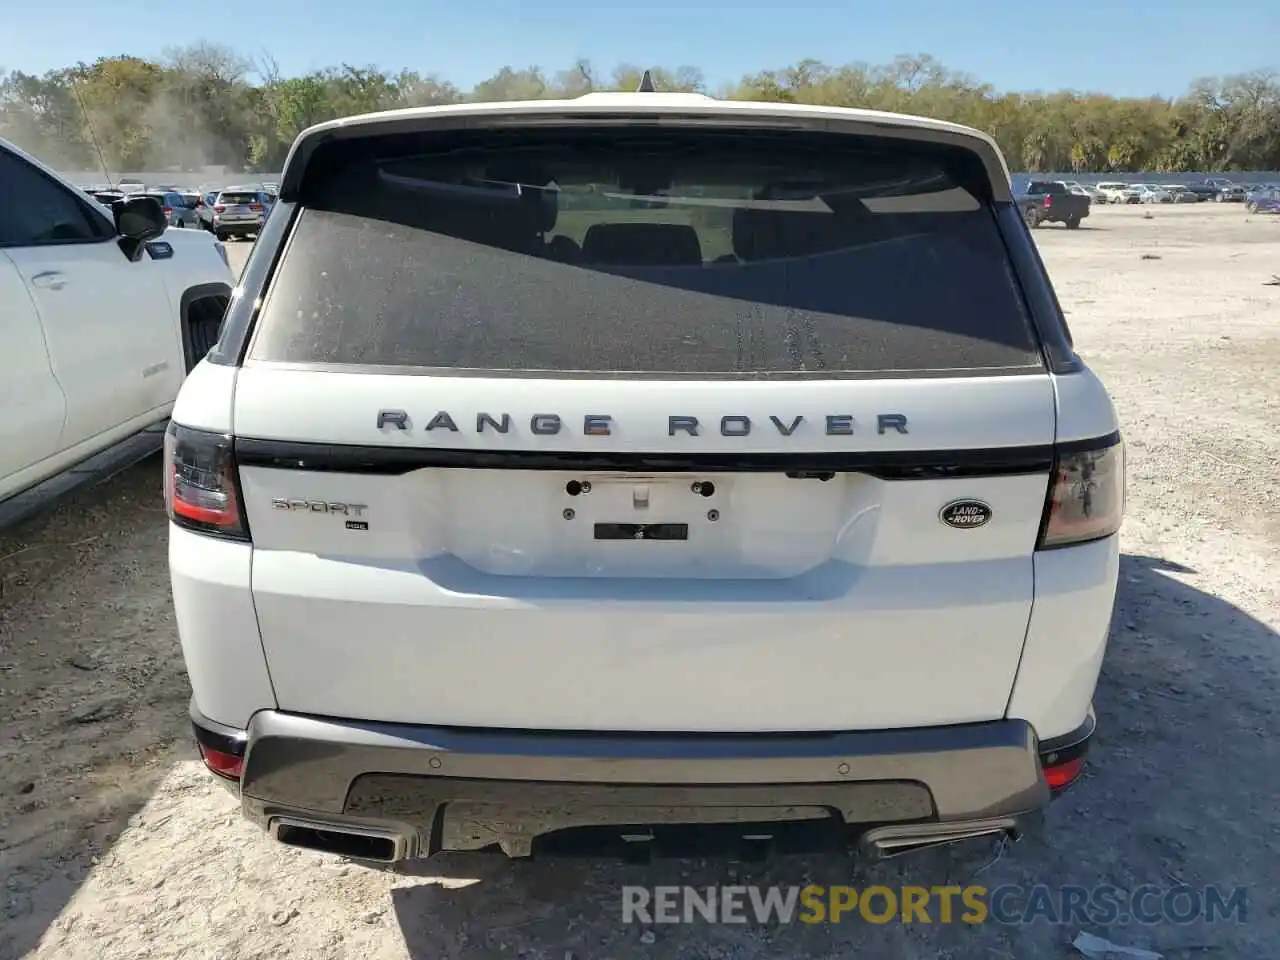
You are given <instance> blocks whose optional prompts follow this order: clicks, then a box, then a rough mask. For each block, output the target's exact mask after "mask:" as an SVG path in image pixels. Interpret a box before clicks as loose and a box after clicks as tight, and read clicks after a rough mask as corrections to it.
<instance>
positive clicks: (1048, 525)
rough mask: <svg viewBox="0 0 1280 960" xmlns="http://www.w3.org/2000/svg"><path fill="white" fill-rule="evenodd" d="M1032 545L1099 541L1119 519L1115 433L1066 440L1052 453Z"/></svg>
mask: <svg viewBox="0 0 1280 960" xmlns="http://www.w3.org/2000/svg"><path fill="white" fill-rule="evenodd" d="M1044 511H1045V512H1044V517H1043V519H1042V521H1041V525H1040V527H1041V533H1040V542H1039V544H1038V545H1037V549H1046V548H1051V547H1066V546H1070V545H1071V544H1075V543H1086V542H1088V541H1090V540H1101V539H1102V538H1103V537H1109V536H1111V535H1112V534H1113V533H1115V532H1116V531H1117V530H1119V529H1120V521H1121V520H1122V519H1123V518H1124V444H1123V443H1121V441H1120V436H1119V434H1112V435H1111V436H1110V437H1106V438H1103V439H1101V440H1096V441H1089V442H1088V443H1070V444H1066V445H1065V446H1063V447H1060V448H1059V449H1058V451H1057V453H1056V454H1055V456H1054V463H1053V473H1052V474H1050V476H1049V495H1048V498H1047V501H1046V503H1045V508H1044Z"/></svg>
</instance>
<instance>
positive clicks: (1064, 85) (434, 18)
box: [0, 0, 1280, 96]
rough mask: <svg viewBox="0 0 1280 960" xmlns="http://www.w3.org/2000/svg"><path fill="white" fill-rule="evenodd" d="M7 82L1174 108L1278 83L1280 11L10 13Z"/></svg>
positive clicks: (724, 1)
mask: <svg viewBox="0 0 1280 960" xmlns="http://www.w3.org/2000/svg"><path fill="white" fill-rule="evenodd" d="M0 6H2V7H3V8H4V9H3V14H2V15H0V71H5V70H22V71H25V72H28V73H43V72H44V71H45V70H50V69H56V68H60V67H64V66H69V65H71V64H74V63H76V62H78V61H82V60H83V61H86V62H92V61H93V60H94V59H96V58H97V57H100V56H114V55H119V54H124V53H129V54H133V55H135V56H144V57H159V56H160V55H162V54H163V52H164V50H165V49H166V48H168V47H172V46H175V45H185V44H190V43H194V42H196V41H198V40H209V41H213V42H217V43H222V44H226V45H228V46H232V47H234V48H236V49H237V50H239V51H240V52H241V53H243V54H245V55H247V56H250V57H259V56H261V55H262V54H264V53H265V54H270V56H271V57H273V58H274V59H275V61H276V62H277V63H278V64H279V66H280V69H281V71H282V72H283V73H284V74H286V75H293V74H299V73H305V72H307V71H309V70H312V69H318V68H321V67H325V66H330V65H338V64H341V63H343V62H346V63H350V64H353V65H357V66H367V65H376V66H379V67H381V68H383V69H387V70H391V71H396V70H399V69H401V68H402V67H407V68H410V69H414V70H418V71H419V72H421V73H435V74H438V75H440V76H441V77H443V78H444V79H448V80H451V81H453V82H454V83H455V84H457V85H458V86H459V87H461V88H463V89H468V88H470V87H471V86H472V85H474V84H475V83H476V82H477V81H479V80H483V79H484V78H485V77H487V76H490V75H492V74H493V73H494V72H496V71H497V70H498V69H499V68H501V67H502V66H504V65H511V66H513V67H516V68H520V67H526V66H532V65H537V66H541V67H543V68H544V69H545V70H547V71H548V72H549V73H554V72H555V71H557V70H561V69H564V68H567V67H569V66H571V65H572V64H573V62H574V61H575V60H576V59H578V58H579V57H586V58H588V59H589V60H591V61H592V63H593V64H594V65H595V66H596V68H597V69H599V70H601V71H602V72H605V73H607V72H608V71H609V70H611V69H612V67H614V66H615V65H617V64H619V63H631V64H637V65H640V66H665V67H676V66H682V65H691V66H697V67H701V68H702V70H703V72H704V74H705V76H706V78H707V81H708V84H709V86H710V87H711V88H712V89H713V90H714V89H715V88H716V87H718V86H719V85H720V84H722V83H726V82H732V81H736V80H738V79H739V78H740V77H741V76H742V75H743V74H745V73H751V72H755V71H757V70H761V69H769V68H778V67H784V66H786V65H788V64H791V63H794V62H796V61H798V60H801V59H803V58H806V57H812V58H815V59H818V60H822V61H824V62H827V63H830V64H842V63H848V62H853V61H862V62H867V63H873V64H875V63H888V62H890V61H891V60H892V59H893V58H894V56H896V55H898V54H903V53H906V54H918V53H928V54H932V55H933V56H934V57H936V58H937V59H939V60H940V61H942V63H944V64H945V65H946V66H948V67H950V68H951V69H954V70H963V71H965V72H968V73H971V74H973V75H974V76H976V77H977V78H978V79H979V80H982V81H985V82H988V83H991V84H993V85H994V86H995V87H996V88H998V89H1000V90H1005V91H1024V90H1027V91H1029V90H1059V89H1074V90H1087V91H1098V92H1103V93H1110V94H1114V95H1118V96H1150V95H1153V94H1154V95H1161V96H1176V95H1179V94H1181V93H1183V92H1185V91H1186V89H1187V87H1188V85H1189V84H1190V83H1191V81H1192V80H1194V79H1196V78H1198V77H1203V76H1215V75H1223V74H1231V73H1243V72H1246V71H1249V70H1254V69H1259V68H1277V69H1280V44H1277V42H1276V41H1277V38H1280V0H1218V2H1217V3H1207V2H1205V0H1199V2H1194V3H1193V2H1188V0H1161V2H1152V0H1074V2H1072V3H1070V4H1065V5H1062V4H1054V5H1041V4H1036V3H1029V2H1026V0H1021V2H1011V0H910V2H893V0H889V2H885V0H875V2H866V0H846V2H843V3H836V2H831V0H774V2H772V3H764V2H761V0H754V2H753V0H738V2H729V0H630V2H617V0H614V2H610V0H596V2H593V3H587V2H584V0H528V2H520V0H488V2H461V3H459V2H452V3H441V2H439V0H355V2H353V0H0Z"/></svg>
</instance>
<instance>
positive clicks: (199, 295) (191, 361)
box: [178, 283, 231, 373]
mask: <svg viewBox="0 0 1280 960" xmlns="http://www.w3.org/2000/svg"><path fill="white" fill-rule="evenodd" d="M209 297H226V298H227V303H228V305H229V304H230V302H231V287H230V286H229V285H227V284H225V283H198V284H196V285H195V286H193V287H188V288H187V289H186V290H184V291H183V292H182V299H181V300H180V302H179V304H178V316H179V317H181V318H182V354H183V357H184V358H185V359H186V362H187V372H188V373H189V372H190V371H191V370H192V368H194V367H195V365H196V364H197V363H199V362H200V361H201V360H203V359H204V356H207V354H206V355H201V356H197V354H196V347H195V344H193V343H192V341H191V333H192V330H191V322H190V317H191V305H192V304H193V303H195V302H196V301H197V300H204V299H207V298H209ZM223 316H224V317H225V316H226V311H225V309H224V311H223ZM214 349H215V350H216V349H217V346H216V345H215V347H214Z"/></svg>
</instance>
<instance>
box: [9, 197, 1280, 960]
mask: <svg viewBox="0 0 1280 960" xmlns="http://www.w3.org/2000/svg"><path fill="white" fill-rule="evenodd" d="M1036 238H1037V241H1038V242H1039V244H1040V247H1041V250H1042V251H1043V253H1044V256H1045V258H1046V260H1047V262H1048V264H1049V267H1050V270H1051V272H1052V274H1053V276H1054V279H1055V282H1056V284H1057V289H1058V293H1059V295H1060V298H1061V300H1062V302H1063V305H1064V307H1065V309H1066V310H1067V311H1068V315H1069V319H1070V322H1071V325H1072V328H1073V333H1074V335H1075V338H1076V341H1077V344H1078V346H1079V349H1080V351H1081V352H1082V353H1083V354H1084V355H1085V356H1086V357H1087V358H1088V360H1089V361H1090V363H1091V364H1092V365H1093V366H1094V368H1095V369H1096V370H1097V371H1098V372H1099V373H1100V374H1101V375H1102V376H1103V377H1104V379H1105V380H1106V381H1107V383H1108V386H1109V387H1110V389H1111V390H1112V392H1113V395H1114V397H1115V399H1116V403H1117V405H1118V407H1119V410H1120V415H1121V417H1122V419H1123V423H1124V429H1125V434H1126V437H1127V439H1128V443H1129V451H1130V475H1129V504H1128V518H1127V520H1126V522H1125V527H1124V530H1123V537H1122V539H1123V543H1124V550H1125V558H1124V561H1123V567H1122V569H1121V582H1120V597H1119V602H1118V608H1117V613H1116V617H1115V621H1114V625H1113V633H1112V637H1111V646H1110V650H1109V654H1108V657H1107V661H1106V664H1105V667H1104V670H1103V678H1102V681H1101V684H1100V687H1099V690H1098V696H1097V709H1098V714H1099V720H1100V723H1101V726H1100V732H1099V735H1098V742H1097V749H1096V752H1095V753H1094V755H1093V760H1092V762H1091V764H1090V766H1089V767H1088V768H1087V773H1086V775H1085V778H1084V780H1083V782H1082V783H1081V784H1080V785H1079V786H1078V787H1076V788H1075V789H1073V790H1072V791H1071V792H1070V793H1069V794H1068V796H1067V797H1066V798H1064V799H1063V800H1062V801H1060V802H1059V803H1057V804H1055V805H1054V807H1053V808H1052V810H1051V812H1050V815H1049V823H1048V830H1047V832H1046V834H1045V836H1044V837H1043V838H1036V839H1029V840H1027V841H1025V842H1023V843H1021V844H1018V845H1016V846H1013V847H1011V848H1008V849H996V850H994V851H993V850H992V848H991V847H990V846H987V845H979V846H978V847H977V848H974V849H958V850H954V851H947V852H934V853H930V854H927V855H920V856H917V857H914V858H909V859H905V860H900V861H893V862H891V863H888V864H860V863H854V862H852V861H851V860H849V859H847V858H846V857H843V856H838V855H835V854H831V855H824V856H789V857H783V858H780V859H777V860H774V861H772V862H769V863H767V864H743V863H736V862H731V861H727V860H676V861H659V862H657V863H655V864H654V865H652V866H649V867H642V866H638V865H621V864H617V863H613V862H602V861H591V860H573V859H552V860H546V861H535V862H529V863H523V862H515V863H511V862H507V861H505V860H503V859H501V858H496V857H480V856H474V855H473V856H471V857H452V856H450V857H441V858H437V859H434V860H431V861H429V862H426V863H423V864H419V865H415V866H414V867H413V868H412V869H410V870H403V871H397V872H391V871H378V870H370V869H366V868H363V867H360V866H357V865H355V864H350V863H346V862H343V861H341V860H335V859H328V858H323V857H320V856H318V855H314V854H310V853H304V852H300V851H291V850H287V849H284V848H281V847H277V846H273V845H272V844H271V843H269V842H268V841H267V839H266V838H265V837H263V836H262V835H260V834H259V833H258V832H256V830H254V829H252V828H250V827H249V826H248V825H246V824H245V823H243V822H241V821H240V820H239V819H238V817H237V813H236V807H235V803H234V801H233V799H232V798H231V797H230V796H229V795H228V793H227V792H226V791H224V790H222V789H221V788H219V787H218V786H216V785H215V784H214V783H212V782H211V781H210V779H209V778H208V777H207V776H205V775H204V774H203V772H202V771H201V769H200V768H199V765H198V763H197V762H196V761H195V759H194V753H193V750H192V748H191V747H190V745H189V743H188V739H187V732H186V721H185V708H186V700H187V689H186V684H185V677H184V675H183V670H182V664H181V659H180V656H179V653H178V646H177V641H176V638H175V633H174V624H173V617H172V612H171V608H170V602H169V588H168V582H167V574H166V570H165V529H164V518H163V514H162V507H161V503H160V484H159V477H158V472H157V464H156V462H155V460H151V461H149V462H147V463H144V464H141V465H139V466H138V467H136V468H134V469H132V470H130V471H128V472H127V473H125V474H122V475H120V476H119V477H117V478H116V479H115V480H113V481H111V482H110V483H109V484H107V485H104V486H102V487H100V488H97V489H96V490H92V491H89V492H87V493H85V494H83V495H82V496H81V497H80V498H79V500H77V501H75V502H72V503H70V504H68V505H66V506H64V507H63V508H61V509H60V510H58V511H57V512H55V513H53V514H51V515H48V516H46V517H44V518H41V519H39V520H36V521H33V522H31V523H28V524H27V525H26V526H24V527H22V528H20V529H17V530H11V531H9V532H7V533H5V534H2V535H0V811H2V813H0V818H2V819H0V876H3V878H4V882H3V891H2V899H0V957H5V958H8V957H19V956H34V957H40V958H60V960H61V958H79V957H85V958H94V960H98V958H108V960H114V958H133V957H138V958H144V957H145V958H148V960H158V958H167V957H182V958H210V960H212V958H227V960H230V958H237V960H239V958H258V957H261V958H264V960H266V958H270V960H279V958H295V957H296V958H327V957H334V958H338V957H361V958H370V960H375V958H376V960H384V958H385V960H392V958H396V960H403V958H406V957H411V958H419V960H421V958H436V957H441V958H443V957H465V958H472V957H475V958H480V957H498V956H502V957H525V958H530V960H534V958H552V960H562V958H565V960H567V958H570V957H573V958H579V960H581V958H605V957H609V958H620V960H632V958H639V957H655V956H661V957H682V958H683V957H688V958H717V960H761V958H765V957H773V956H785V957H789V958H809V957H814V958H817V957H822V958H836V957H850V958H852V957H855V956H893V957H900V958H916V957H965V958H968V957H992V958H997V957H1003V958H1013V957H1017V958H1038V957H1066V956H1070V955H1073V951H1072V950H1071V948H1070V946H1069V944H1070V942H1071V940H1072V938H1073V937H1075V935H1076V934H1077V933H1078V932H1080V930H1082V929H1085V930H1087V931H1088V932H1091V933H1094V934H1097V935H1100V936H1105V937H1107V938H1109V939H1110V940H1112V941H1114V942H1117V943H1123V944H1128V945H1132V946H1140V947H1145V948H1148V949H1156V950H1159V951H1161V952H1162V953H1163V954H1164V955H1165V956H1166V957H1187V956H1203V955H1212V956H1223V957H1231V958H1245V957H1264V956H1274V955H1275V950H1276V944H1277V943H1280V900H1277V896H1276V895H1277V892H1278V889H1280V871H1277V867H1276V864H1277V862H1280V805H1278V804H1277V802H1276V797H1277V792H1278V791H1277V776H1278V773H1277V771H1280V746H1278V744H1280V739H1277V737H1276V736H1275V734H1276V732H1277V695H1276V678H1277V664H1280V635H1278V634H1277V627H1278V626H1280V588H1278V583H1280V578H1277V577H1276V575H1275V570H1276V569H1277V566H1276V564H1277V560H1278V559H1280V495H1278V493H1277V491H1278V490H1280V373H1278V370H1280V286H1267V285H1264V281H1266V280H1268V279H1270V278H1271V276H1272V275H1273V274H1275V273H1276V272H1277V271H1280V219H1270V220H1267V219H1263V218H1259V217H1248V216H1246V215H1245V213H1244V211H1243V210H1241V209H1240V208H1238V207H1234V206H1232V207H1226V208H1224V207H1221V206H1217V205H1212V206H1210V205H1202V206H1195V207H1177V208H1170V209H1155V210H1152V211H1150V212H1149V213H1148V211H1146V210H1144V209H1142V208H1132V207H1129V208H1101V209H1098V210H1096V211H1095V214H1094V216H1093V217H1091V218H1090V219H1089V220H1088V221H1086V224H1085V227H1084V228H1083V229H1081V230H1079V231H1073V232H1070V233H1068V232H1067V231H1066V230H1064V229H1062V228H1061V227H1057V226H1051V227H1044V228H1041V229H1040V230H1038V231H1036ZM228 246H229V249H230V251H231V254H232V256H233V257H237V258H242V257H243V255H244V254H245V253H247V251H248V249H249V246H248V244H234V243H233V244H229V245H228ZM809 882H813V883H820V884H836V883H848V884H854V885H857V886H866V885H867V884H870V883H877V882H878V883H885V884H889V885H891V886H892V885H898V884H903V883H911V884H922V885H925V886H930V885H937V884H947V883H950V884H961V885H963V884H968V883H978V884H982V885H984V886H986V887H987V888H989V889H991V888H995V887H998V886H1001V885H1004V884H1018V885H1023V886H1028V885H1030V884H1033V883H1046V884H1051V885H1065V884H1075V885H1081V886H1085V887H1091V886H1094V885H1096V884H1111V885H1114V886H1116V887H1118V888H1120V889H1121V890H1126V891H1131V890H1134V889H1136V888H1137V887H1139V886H1141V885H1143V884H1154V885H1157V886H1159V887H1160V888H1163V889H1169V888H1173V887H1175V886H1177V885H1180V884H1188V885H1191V886H1192V887H1196V888H1202V887H1204V886H1207V885H1219V886H1222V887H1237V886H1242V887H1245V888H1247V892H1246V897H1247V905H1248V906H1247V913H1246V916H1245V921H1244V922H1218V923H1207V922H1203V921H1195V922H1190V923H1183V924H1178V923H1171V922H1166V923H1159V924H1145V925H1144V924H1138V923H1136V922H1134V923H1127V924H1126V923H1121V922H1116V923H1111V924H1109V925H1106V924H1099V923H1096V922H1094V923H1082V922H1079V921H1078V919H1077V921H1076V922H1071V923H1065V924H1052V923H1046V922H1044V921H1038V922H1036V923H1033V924H1027V925H1016V926H1015V925H1000V924H995V923H988V924H983V925H980V926H974V925H967V924H963V923H954V924H950V925H943V924H940V923H937V922H935V923H934V924H932V925H930V926H923V925H918V924H915V925H902V924H898V923H889V924H883V925H876V924H870V923H867V922H865V921H864V920H862V919H860V918H856V917H855V918H854V919H852V920H846V922H844V923H841V924H835V925H830V924H819V925H804V924H798V923H797V924H791V925H786V926H778V925H773V926H756V925H709V924H706V923H703V922H701V921H699V922H696V923H693V924H688V925H678V926H659V927H656V928H653V929H649V930H646V929H645V928H643V927H640V926H638V925H624V924H623V923H622V922H621V894H620V887H621V886H622V885H623V884H628V883H629V884H645V885H651V886H652V885H658V884H691V885H695V886H706V885H710V884H725V883H730V884H735V883H736V884H761V885H763V884H773V883H778V884H787V885H790V884H804V883H809ZM934 919H935V921H936V920H937V917H936V915H935V918H934ZM1268 945H1269V946H1268Z"/></svg>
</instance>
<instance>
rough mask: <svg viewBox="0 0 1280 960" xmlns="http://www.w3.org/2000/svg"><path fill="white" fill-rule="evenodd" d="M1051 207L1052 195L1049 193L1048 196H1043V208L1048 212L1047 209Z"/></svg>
mask: <svg viewBox="0 0 1280 960" xmlns="http://www.w3.org/2000/svg"><path fill="white" fill-rule="evenodd" d="M1052 206H1053V194H1051V193H1049V194H1045V198H1044V208H1045V209H1046V210H1048V209H1049V208H1050V207H1052Z"/></svg>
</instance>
